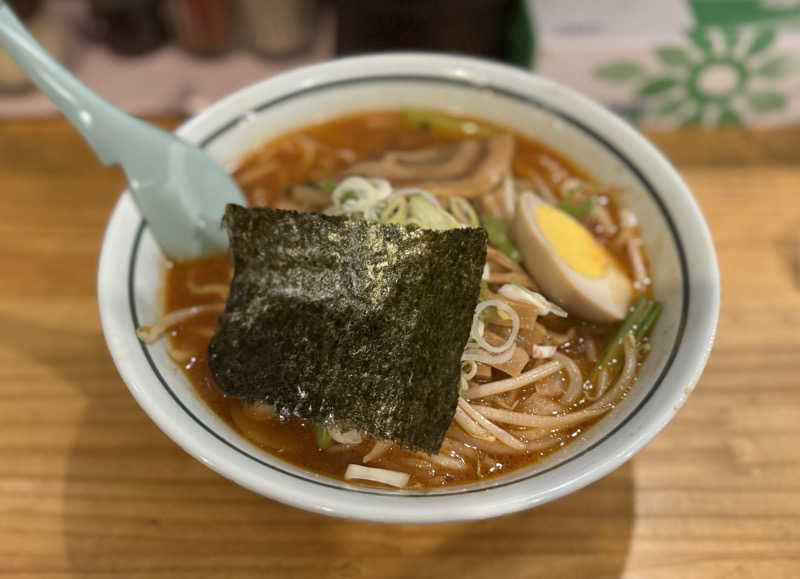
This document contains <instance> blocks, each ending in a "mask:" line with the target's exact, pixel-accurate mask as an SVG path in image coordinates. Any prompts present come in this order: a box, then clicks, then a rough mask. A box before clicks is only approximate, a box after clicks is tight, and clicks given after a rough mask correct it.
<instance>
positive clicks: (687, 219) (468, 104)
mask: <svg viewBox="0 0 800 579" xmlns="http://www.w3.org/2000/svg"><path fill="white" fill-rule="evenodd" d="M402 108H427V109H438V110H444V111H450V112H453V113H457V114H463V115H467V116H469V117H471V118H478V119H484V120H486V121H489V122H491V123H493V124H495V125H500V126H506V127H510V128H513V129H514V130H515V131H516V132H518V133H520V134H522V135H525V136H529V137H531V138H533V139H535V140H537V141H539V142H541V143H543V144H544V145H546V146H547V147H548V148H550V149H552V150H554V151H555V152H557V153H560V154H561V155H563V156H564V157H566V158H568V159H570V160H571V161H573V162H575V163H576V164H577V165H578V166H581V167H584V168H586V169H587V170H588V171H589V172H590V173H591V174H592V176H593V177H594V178H596V179H597V180H598V181H600V182H603V183H608V184H611V185H613V186H614V187H615V188H616V189H618V190H620V191H623V193H622V194H621V195H619V196H617V197H616V199H617V200H618V201H619V202H620V203H621V204H622V205H625V206H627V207H630V208H631V209H632V210H633V211H634V212H635V214H636V215H637V216H638V219H639V223H640V226H641V230H642V234H643V239H644V243H645V245H646V247H647V251H648V255H649V259H650V264H651V270H652V272H653V277H654V282H653V295H654V297H655V298H656V299H658V300H660V301H662V302H663V303H664V304H665V307H664V311H663V314H662V317H661V320H660V321H659V323H658V324H657V326H656V327H655V330H654V333H653V335H652V336H651V344H652V351H651V353H650V355H649V356H648V357H647V359H646V361H645V362H644V364H643V365H642V367H641V370H640V373H639V379H638V382H637V384H636V385H635V386H634V388H633V389H632V390H631V391H630V392H629V394H628V395H627V396H626V397H625V398H623V400H622V401H621V402H620V403H619V404H617V405H616V406H615V407H614V409H613V410H611V411H610V412H609V413H608V414H606V415H605V416H604V417H603V418H602V419H600V420H599V421H598V422H597V423H596V424H595V425H594V426H593V427H592V428H590V429H588V430H587V431H586V432H585V433H584V434H582V435H581V436H580V437H579V438H578V439H577V440H575V441H574V442H572V443H571V444H569V445H567V446H566V447H565V448H563V449H560V450H559V451H557V452H554V453H552V454H551V455H549V456H547V457H546V458H544V459H543V460H541V461H539V462H537V463H535V464H533V465H531V466H529V467H525V468H521V469H519V470H515V471H513V472H509V473H507V474H504V475H501V476H497V477H495V478H491V479H489V480H485V481H481V482H476V483H472V484H466V485H461V486H454V487H452V488H450V487H448V488H443V489H436V490H382V489H378V488H368V487H364V486H357V485H353V484H349V483H347V482H344V481H339V480H334V479H331V478H328V477H325V476H322V475H319V474H315V473H313V472H310V471H307V470H304V469H302V468H300V467H297V466H295V465H293V464H290V463H288V462H285V461H283V460H281V459H280V458H278V457H276V456H274V455H272V454H269V453H267V452H265V451H264V450H262V449H261V448H259V447H257V446H255V445H254V444H253V443H251V442H250V441H248V440H247V439H245V438H243V437H242V436H241V435H240V434H238V433H237V432H236V431H235V430H233V429H232V427H231V426H229V425H228V424H227V423H226V422H225V421H224V420H222V419H221V418H220V417H219V416H217V414H215V413H214V412H213V411H212V410H211V409H210V408H209V407H208V406H207V405H206V404H205V403H204V402H203V400H202V399H201V398H200V397H199V396H198V395H197V394H196V392H195V390H194V388H193V386H192V385H191V383H190V382H189V381H188V379H187V378H186V377H185V375H184V374H183V372H182V370H181V368H180V367H179V366H178V365H177V364H175V363H174V362H173V361H172V360H171V359H170V358H169V356H168V355H167V351H166V347H165V345H164V344H163V343H155V344H154V345H150V346H146V345H144V344H142V343H140V342H139V340H138V339H137V337H136V333H135V330H136V328H137V327H138V326H139V325H140V324H142V323H147V322H150V321H152V320H154V319H156V318H157V317H158V316H159V315H160V313H161V302H160V296H161V292H160V288H161V287H162V285H163V280H162V274H163V266H164V257H163V256H162V254H161V252H160V250H159V248H158V246H157V245H156V243H155V241H154V239H153V237H152V236H151V234H150V232H149V230H148V228H147V225H146V223H145V222H144V221H143V219H142V216H141V215H140V213H139V212H138V210H137V209H136V206H135V204H134V203H133V201H132V199H131V197H130V194H129V193H128V192H127V191H125V192H123V193H122V195H121V197H120V199H119V202H118V203H117V205H116V208H115V209H114V212H113V215H112V217H111V220H110V222H109V225H108V228H107V230H106V234H105V239H104V241H103V248H102V254H101V258H100V267H99V274H98V299H99V305H100V314H101V318H102V324H103V331H104V333H105V337H106V341H107V343H108V348H109V350H110V352H111V355H112V357H113V359H114V362H115V364H116V366H117V369H118V370H119V373H120V375H121V376H122V378H123V380H124V381H125V383H126V384H127V386H128V388H129V389H130V391H131V393H132V394H133V396H134V397H135V398H136V400H137V401H138V403H139V404H140V405H141V407H142V408H143V409H144V410H145V412H147V414H148V415H149V416H150V417H151V418H152V419H153V420H154V421H155V423H156V424H157V425H158V426H159V427H160V428H161V429H162V430H163V431H164V432H165V433H166V434H167V435H168V436H169V437H170V438H172V439H173V440H174V441H175V442H176V443H177V444H179V445H180V446H181V447H182V448H183V449H185V450H186V451H187V452H189V453H190V454H191V455H193V456H194V457H196V458H197V459H198V460H200V461H201V462H202V463H203V464H205V465H207V466H208V467H210V468H212V469H213V470H215V471H217V472H218V473H220V474H222V475H223V476H225V477H228V478H229V479H231V480H233V481H235V482H237V483H239V484H240V485H242V486H244V487H246V488H248V489H251V490H253V491H255V492H257V493H260V494H262V495H264V496H266V497H269V498H272V499H275V500H278V501H281V502H283V503H286V504H289V505H293V506H295V507H299V508H303V509H307V510H310V511H314V512H318V513H324V514H328V515H334V516H340V517H347V518H352V519H361V520H370V521H382V522H391V523H433V522H443V521H455V520H466V519H479V518H486V517H490V516H496V515H501V514H505V513H510V512H513V511H518V510H521V509H526V508H530V507H534V506H536V505H540V504H542V503H545V502H547V501H551V500H553V499H556V498H558V497H561V496H564V495H566V494H568V493H571V492H573V491H575V490H577V489H580V488H582V487H584V486H586V485H588V484H590V483H591V482H593V481H595V480H597V479H598V478H600V477H602V476H603V475H605V474H607V473H609V472H610V471H612V470H613V469H615V468H617V467H618V466H620V465H621V464H623V463H624V462H625V461H626V460H628V459H630V458H631V457H632V456H633V455H634V454H635V453H636V452H637V451H639V450H640V449H642V448H643V447H644V446H645V445H646V444H647V443H648V442H649V441H650V440H651V439H652V438H653V437H654V436H655V435H656V434H657V433H658V432H659V431H660V430H661V429H662V428H663V427H664V426H665V425H666V424H667V423H668V422H669V421H670V420H671V419H672V418H673V417H674V416H675V414H676V412H678V410H679V409H680V407H681V406H682V405H683V404H684V402H685V401H686V398H687V397H688V396H689V394H690V393H691V391H692V389H693V388H694V385H695V384H696V382H697V380H698V378H699V377H700V373H701V372H702V370H703V367H704V366H705V363H706V360H707V358H708V355H709V352H710V349H711V345H712V341H713V337H714V332H715V329H716V325H717V317H718V311H719V272H718V268H717V262H716V256H715V253H714V248H713V245H712V242H711V237H710V235H709V232H708V228H707V226H706V223H705V221H704V219H703V216H702V214H701V212H700V210H699V208H698V206H697V203H696V202H695V200H694V198H693V197H692V195H691V193H690V192H689V190H688V189H687V187H686V185H685V184H684V182H683V181H682V180H681V178H680V177H679V175H678V174H677V173H676V171H675V170H674V169H673V168H672V166H671V165H670V164H669V163H668V162H667V160H666V159H665V158H664V157H663V156H662V155H661V154H660V153H659V152H658V151H657V150H656V149H655V148H654V147H653V146H652V145H651V144H650V143H649V142H648V141H647V140H645V139H644V138H643V137H642V136H641V135H640V134H639V133H637V132H636V131H635V130H634V129H633V128H631V127H630V126H629V125H628V124H626V123H625V122H624V121H622V120H621V119H619V118H618V117H616V116H615V115H613V114H612V113H610V112H608V111H607V110H605V109H604V108H602V107H601V106H599V105H597V104H595V103H593V102H592V101H590V100H589V99H587V98H585V97H583V96H581V95H579V94H577V93H575V92H574V91H572V90H570V89H568V88H566V87H563V86H561V85H558V84H556V83H554V82H552V81H549V80H547V79H544V78H540V77H537V76H535V75H532V74H530V73H528V72H525V71H522V70H518V69H515V68H511V67H508V66H503V65H499V64H494V63H489V62H485V61H481V60H476V59H472V58H464V57H451V56H439V55H432V54H393V55H377V56H364V57H355V58H348V59H342V60H336V61H332V62H328V63H325V64H321V65H316V66H311V67H306V68H302V69H298V70H295V71H292V72H289V73H286V74H282V75H279V76H276V77H274V78H270V79H268V80H265V81H263V82H259V83H256V84H254V85H252V86H249V87H247V88H244V89H242V90H240V91H239V92H237V93H235V94H233V95H231V96H229V97H227V98H225V99H223V100H221V101H219V102H218V103H216V104H214V105H212V106H211V107H209V108H208V109H207V110H205V111H204V112H202V113H201V114H199V115H198V116H196V117H194V118H192V119H191V120H189V121H187V122H186V123H184V124H183V125H182V126H181V127H180V128H179V129H178V130H177V134H178V135H180V136H181V137H182V138H184V139H186V140H188V141H191V142H194V143H196V144H198V145H199V146H200V147H203V148H204V149H206V150H207V151H208V152H209V153H210V154H211V155H213V156H214V157H215V158H216V159H218V160H219V162H220V163H222V164H223V165H224V166H226V167H233V166H235V165H236V163H237V162H239V161H240V160H241V159H242V158H243V157H244V156H245V155H246V154H247V153H249V152H251V151H253V150H254V149H256V148H257V147H258V146H259V145H261V144H262V143H264V142H265V141H267V140H270V139H272V138H274V137H276V136H279V135H281V134H283V133H286V132H288V131H291V130H294V129H299V128H302V127H304V126H308V125H311V124H316V123H321V122H324V121H326V120H330V119H333V118H336V117H341V116H344V115H348V114H353V113H358V112H362V111H370V110H381V109H402ZM162 342H163V341H162Z"/></svg>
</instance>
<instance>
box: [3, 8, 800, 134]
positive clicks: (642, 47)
mask: <svg viewBox="0 0 800 579" xmlns="http://www.w3.org/2000/svg"><path fill="white" fill-rule="evenodd" d="M11 4H12V5H13V6H14V8H15V9H16V10H17V12H18V14H20V16H21V17H23V18H24V19H25V20H26V23H27V25H28V26H29V27H30V28H31V31H32V32H33V34H34V35H35V36H37V37H38V38H39V39H40V41H41V42H42V43H43V44H44V45H45V46H46V47H47V48H48V49H49V50H50V51H51V52H53V53H54V54H55V55H56V56H57V57H58V58H59V59H60V60H62V61H65V62H66V63H67V64H68V65H70V66H71V67H72V68H73V71H74V72H75V73H76V75H77V76H78V77H79V78H81V79H82V80H83V81H84V82H86V83H87V84H89V85H90V86H93V87H94V88H95V89H96V90H97V91H98V92H100V93H101V94H102V95H103V96H105V97H106V98H108V99H109V100H111V101H112V102H113V103H115V104H116V105H118V106H119V107H121V108H123V109H125V110H127V111H129V112H132V113H134V114H139V115H178V116H185V115H190V114H193V113H195V112H197V111H198V110H200V109H202V108H203V107H205V106H207V105H208V104H209V103H211V102H213V101H214V100H216V99H218V98H220V97H222V96H224V95H225V94H228V93H230V92H232V91H234V90H236V89H238V88H241V87H242V86H245V85H247V84H250V83H252V82H255V81H258V80H261V79H263V78H266V77H268V76H271V75H274V74H276V73H278V72H281V71H284V70H288V69H292V68H295V67H297V66H300V65H303V64H308V63H312V62H318V61H322V60H326V59H329V58H333V57H335V56H339V55H352V54H359V53H368V52H381V51H391V50H432V51H438V52H455V53H462V54H472V55H477V56H481V57H485V58H493V59H496V60H503V61H507V62H509V63H511V64H514V65H517V66H520V67H523V68H527V69H530V70H533V71H535V72H537V73H539V74H542V75H544V76H547V77H550V78H553V79H554V80H557V81H559V82H562V83H564V84H566V85H569V86H572V87H573V88H575V89H577V90H578V91H580V92H582V93H584V94H586V95H588V96H590V97H592V98H594V99H596V100H599V101H600V102H602V103H604V104H606V105H607V106H609V107H611V108H612V109H614V110H615V111H617V112H618V113H619V114H621V115H623V116H625V117H626V118H628V119H629V120H630V121H631V122H633V123H636V124H639V125H642V126H645V127H657V128H674V127H682V126H721V125H744V126H781V125H793V124H796V123H797V122H798V120H800V68H799V67H798V58H800V27H798V26H797V25H798V24H800V0H782V1H780V2H775V1H774V0H561V1H559V2H554V1H552V0H393V1H388V2H374V1H367V0H168V1H158V0H71V1H69V2H67V1H63V0H59V1H56V0H51V1H49V2H45V1H42V0H16V1H14V2H11ZM68 47H69V50H67V48H68ZM28 86H29V85H28V83H27V80H26V79H25V78H24V77H22V76H21V74H20V73H19V71H18V70H17V69H16V67H15V66H14V65H13V63H12V62H11V61H10V60H9V59H8V58H7V57H6V56H5V54H2V55H0V89H2V90H3V94H2V95H0V118H10V117H19V116H29V117H35V116H47V115H54V114H56V113H55V110H54V109H53V108H52V107H51V106H50V104H49V103H48V102H47V101H46V99H44V98H43V97H42V96H41V95H39V94H38V93H37V92H35V91H28V92H25V91H24V89H25V88H26V87H28Z"/></svg>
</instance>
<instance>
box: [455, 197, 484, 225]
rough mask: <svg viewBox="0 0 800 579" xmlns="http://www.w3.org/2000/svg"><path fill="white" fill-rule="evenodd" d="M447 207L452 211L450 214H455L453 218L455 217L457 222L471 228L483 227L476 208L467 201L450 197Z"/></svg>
mask: <svg viewBox="0 0 800 579" xmlns="http://www.w3.org/2000/svg"><path fill="white" fill-rule="evenodd" d="M447 207H448V209H450V213H452V214H453V217H455V218H456V221H458V222H459V223H463V224H464V225H469V226H470V227H480V226H481V222H480V219H478V214H477V213H476V212H475V208H474V207H473V206H472V203H470V202H469V201H468V200H467V199H464V198H463V197H455V196H453V197H450V198H449V199H448V200H447Z"/></svg>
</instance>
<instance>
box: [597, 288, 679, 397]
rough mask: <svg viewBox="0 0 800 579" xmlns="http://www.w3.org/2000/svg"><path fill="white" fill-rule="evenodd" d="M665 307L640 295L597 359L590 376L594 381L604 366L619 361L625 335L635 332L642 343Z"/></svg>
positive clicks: (635, 335) (637, 340)
mask: <svg viewBox="0 0 800 579" xmlns="http://www.w3.org/2000/svg"><path fill="white" fill-rule="evenodd" d="M663 309H664V304H662V303H661V302H656V301H653V300H650V299H647V298H646V297H644V296H639V299H638V300H636V303H635V304H634V306H633V309H632V310H631V311H630V312H629V313H628V315H627V316H625V319H624V320H622V323H621V324H620V325H619V327H618V328H617V331H616V333H615V334H614V337H613V338H612V339H611V341H610V342H609V343H608V346H606V349H605V350H604V351H603V354H602V355H601V356H600V359H599V360H598V361H597V364H596V365H595V367H594V370H593V371H592V375H591V377H590V380H591V381H592V382H593V383H595V382H596V381H597V377H598V375H599V374H600V371H601V370H602V369H603V367H604V366H606V365H608V364H609V363H611V362H612V361H614V364H615V365H616V364H617V363H618V361H619V358H620V356H621V355H622V340H623V339H624V338H625V335H626V334H628V332H633V335H634V338H635V339H636V343H637V344H638V343H640V342H641V341H642V340H643V339H644V338H645V336H647V334H648V333H649V332H650V330H651V329H652V328H653V325H654V324H655V323H656V321H657V320H658V317H659V316H660V315H661V311H662V310H663Z"/></svg>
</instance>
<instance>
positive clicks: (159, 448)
mask: <svg viewBox="0 0 800 579" xmlns="http://www.w3.org/2000/svg"><path fill="white" fill-rule="evenodd" d="M167 124H170V123H167ZM652 137H653V139H654V140H655V141H656V143H657V144H659V145H660V146H661V147H663V148H664V150H665V151H666V153H667V154H668V155H669V156H671V157H672V158H673V159H674V160H675V162H676V164H677V166H678V168H679V170H680V171H681V173H682V174H683V176H684V177H685V178H686V180H687V181H688V183H689V185H690V186H691V188H692V189H693V191H694V192H695V194H696V196H697V198H698V200H699V202H700V205H701V206H702V208H703V210H704V212H705V214H706V216H707V218H708V221H709V223H710V226H711V230H712V233H713V236H714V240H715V242H716V246H717V249H718V251H719V259H720V265H721V270H722V280H723V292H722V293H723V302H722V303H723V307H722V315H721V320H720V326H719V334H718V339H717V343H716V346H715V348H714V351H713V353H712V355H711V360H710V362H709V365H708V368H707V370H706V371H705V374H704V375H703V377H702V379H701V381H700V384H699V386H698V387H697V389H696V390H695V392H694V394H693V395H692V396H691V398H690V400H689V401H688V403H687V404H686V406H685V407H684V408H683V409H682V410H681V412H680V414H679V415H678V417H677V418H676V419H675V420H674V421H673V422H672V423H671V424H670V425H669V426H668V427H667V428H666V429H665V430H664V431H663V432H662V433H661V434H660V435H659V436H658V437H657V438H656V439H655V440H654V441H653V442H652V443H651V444H650V445H649V446H648V447H647V448H646V449H645V450H643V451H642V452H641V453H639V454H637V455H636V457H635V458H634V459H633V460H631V461H630V462H628V463H627V464H625V465H624V466H623V467H621V468H619V469H618V470H617V471H616V472H614V473H613V474H611V475H609V476H607V477H606V478H604V479H602V480H600V481H599V482H597V483H595V484H593V485H591V486H590V487H588V488H586V489H584V490H582V491H580V492H577V493H575V494H573V495H571V496H568V497H566V498H563V499H561V500H558V501H555V502H553V503H550V504H547V505H545V506H543V507H540V508H538V509H535V510H530V511H527V512H523V513H519V514H515V515H511V516H506V517H501V518H497V519H493V520H489V521H484V522H479V523H462V524H446V525H434V526H384V525H379V524H364V523H356V522H349V521H341V520H336V519H331V518H327V517H324V516H320V515H314V514H310V513H306V512H303V511H299V510H296V509H293V508H290V507H286V506H283V505H281V504H278V503H275V502H272V501H270V500H267V499H264V498H262V497H260V496H258V495H255V494H253V493H251V492H249V491H246V490H244V489H243V488H241V487H239V486H237V485H235V484H233V483H231V482H229V481H227V480H226V479H224V478H222V477H220V476H218V475H217V474H215V473H213V472H212V471H210V470H208V469H206V468H205V467H203V466H202V465H201V464H199V463H198V462H197V461H195V460H194V459H192V458H190V457H189V456H188V455H186V454H185V453H184V452H183V451H181V450H180V449H179V448H178V447H177V446H176V445H175V444H174V443H173V442H171V441H170V440H169V439H168V438H167V437H166V436H165V435H164V434H162V433H161V431H159V430H158V429H157V428H156V427H155V426H154V425H153V424H152V423H151V422H150V420H149V419H148V418H147V416H146V415H145V414H144V412H142V411H141V410H140V409H139V407H138V406H137V405H136V403H135V402H134V400H133V398H132V397H131V396H130V394H129V393H128V391H127V389H126V388H125V386H124V385H123V383H122V381H121V380H120V378H119V376H118V375H117V373H116V371H115V369H114V366H113V364H112V363H111V360H110V358H109V355H108V353H107V351H106V348H105V345H104V342H103V337H102V334H101V331H100V324H99V320H98V314H97V306H96V302H95V274H96V267H97V259H98V251H99V248H100V240H101V236H102V234H103V228H104V226H105V223H106V221H107V219H108V216H109V213H110V211H111V209H112V207H113V205H114V202H115V200H116V197H117V194H118V192H119V190H120V189H121V187H122V185H123V180H122V177H121V174H120V173H119V172H118V171H117V170H115V169H108V168H103V167H100V166H99V165H98V163H97V162H96V161H95V159H94V157H93V156H92V154H91V152H90V151H89V150H88V149H87V147H86V146H85V145H84V144H83V143H82V142H81V141H80V139H79V138H78V137H77V136H76V135H75V133H73V132H72V130H71V129H70V128H69V127H68V126H67V125H66V124H65V123H63V122H61V121H38V122H31V121H28V122H5V123H3V124H2V126H1V128H0V397H2V404H0V577H18V578H22V577H31V578H33V577H36V578H42V577H43V578H62V577H112V578H113V577H125V578H134V577H157V578H158V577H178V578H193V579H194V578H201V577H265V576H267V577H281V578H295V577H342V578H359V577H384V578H393V577H464V578H466V577H547V578H551V579H552V578H559V577H627V578H634V577H643V578H673V577H688V578H694V577H697V578H704V579H705V578H716V577H725V578H727V577H753V578H761V577H770V578H779V577H800V378H799V377H800V285H799V284H800V279H799V276H798V267H797V261H796V260H797V250H798V231H799V230H800V163H799V162H800V131H783V132H771V133H745V132H741V131H728V132H712V133H701V132H688V133H664V134H655V135H652Z"/></svg>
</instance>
